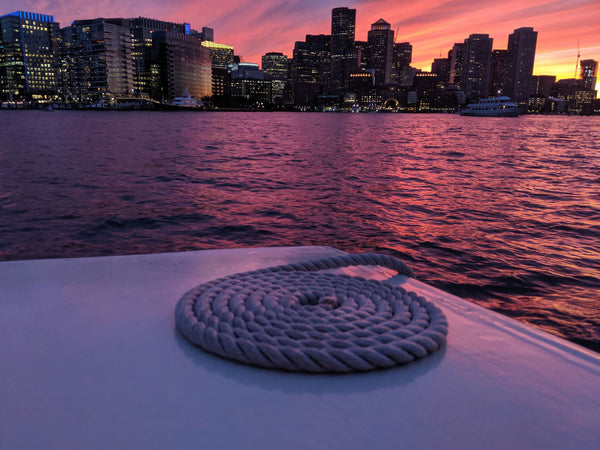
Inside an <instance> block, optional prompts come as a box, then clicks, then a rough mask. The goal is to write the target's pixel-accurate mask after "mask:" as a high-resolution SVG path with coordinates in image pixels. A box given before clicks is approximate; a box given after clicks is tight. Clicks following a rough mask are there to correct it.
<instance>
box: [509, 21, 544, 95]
mask: <svg viewBox="0 0 600 450" xmlns="http://www.w3.org/2000/svg"><path fill="white" fill-rule="evenodd" d="M536 43H537V31H533V28H531V27H523V28H518V29H516V30H514V32H513V33H512V34H511V35H509V36H508V48H507V59H506V71H507V76H506V80H507V82H506V87H505V89H504V94H505V95H508V96H509V97H511V98H512V100H513V101H514V102H515V103H516V104H517V105H518V106H526V105H527V104H528V101H529V92H530V90H531V76H532V75H533V63H534V60H535V47H536Z"/></svg>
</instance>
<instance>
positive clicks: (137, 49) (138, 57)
mask: <svg viewBox="0 0 600 450" xmlns="http://www.w3.org/2000/svg"><path fill="white" fill-rule="evenodd" d="M121 25H122V26H129V29H130V30H131V47H132V50H131V54H132V57H133V70H134V77H133V86H134V90H135V92H136V93H138V94H142V93H148V92H150V89H151V82H152V74H151V61H150V59H151V55H152V35H153V34H154V32H156V31H165V30H169V31H172V32H176V33H181V34H189V33H190V26H189V24H186V23H175V22H165V21H163V20H156V19H149V18H146V17H137V18H132V19H123V20H122V23H121Z"/></svg>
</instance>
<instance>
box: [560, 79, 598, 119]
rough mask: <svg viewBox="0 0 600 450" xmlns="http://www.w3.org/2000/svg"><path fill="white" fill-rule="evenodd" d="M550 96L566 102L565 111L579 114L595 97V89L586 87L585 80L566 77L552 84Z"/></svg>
mask: <svg viewBox="0 0 600 450" xmlns="http://www.w3.org/2000/svg"><path fill="white" fill-rule="evenodd" d="M552 97H554V98H557V99H564V100H566V102H567V112H569V113H575V114H581V113H582V112H584V110H585V109H586V107H588V106H589V105H591V104H592V102H593V101H594V99H595V98H596V91H592V90H589V89H587V88H586V85H585V80H583V79H575V78H568V79H564V80H558V81H557V82H556V83H554V85H553V86H552Z"/></svg>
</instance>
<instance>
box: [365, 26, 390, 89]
mask: <svg viewBox="0 0 600 450" xmlns="http://www.w3.org/2000/svg"><path fill="white" fill-rule="evenodd" d="M367 42H368V55H369V57H368V64H367V66H368V68H369V69H373V70H374V71H375V72H374V73H375V83H376V84H378V85H381V84H385V83H389V82H390V81H391V80H392V67H393V57H394V31H393V30H392V29H391V25H390V24H389V23H387V22H386V21H385V20H383V19H379V20H378V21H377V22H375V23H373V24H371V30H369V32H368V33H367Z"/></svg>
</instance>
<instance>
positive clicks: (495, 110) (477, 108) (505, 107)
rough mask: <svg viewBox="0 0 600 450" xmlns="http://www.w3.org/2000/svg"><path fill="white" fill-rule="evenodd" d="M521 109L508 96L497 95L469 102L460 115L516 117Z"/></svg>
mask: <svg viewBox="0 0 600 450" xmlns="http://www.w3.org/2000/svg"><path fill="white" fill-rule="evenodd" d="M520 113H521V111H520V110H519V108H518V107H517V105H516V104H515V102H513V101H512V100H511V99H510V97H506V96H499V97H490V98H486V99H481V100H479V101H478V102H477V103H470V104H468V105H467V107H466V108H465V109H463V110H462V111H461V112H460V115H461V116H480V117H517V116H518V115H519V114H520Z"/></svg>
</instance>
